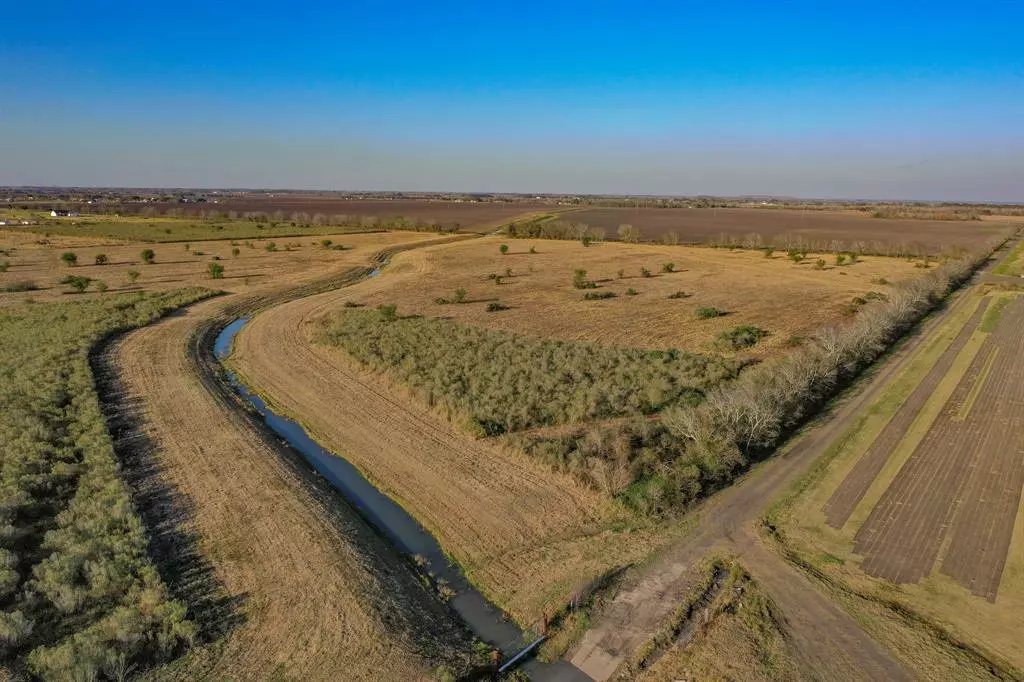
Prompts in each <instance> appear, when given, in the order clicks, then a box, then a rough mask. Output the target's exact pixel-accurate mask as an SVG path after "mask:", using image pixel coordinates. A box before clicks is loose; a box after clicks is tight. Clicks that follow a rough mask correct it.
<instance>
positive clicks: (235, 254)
mask: <svg viewBox="0 0 1024 682" xmlns="http://www.w3.org/2000/svg"><path fill="white" fill-rule="evenodd" d="M240 253H242V252H241V250H240V249H239V248H238V247H237V246H236V247H235V248H233V249H231V257H232V258H238V254H240Z"/></svg>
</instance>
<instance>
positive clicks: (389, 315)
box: [377, 303, 398, 322]
mask: <svg viewBox="0 0 1024 682" xmlns="http://www.w3.org/2000/svg"><path fill="white" fill-rule="evenodd" d="M377 314H378V315H379V316H380V319H381V320H383V321H385V322H394V321H395V320H397V319H398V306H396V305H395V304H393V303H392V304H390V305H383V304H382V305H379V306H377Z"/></svg>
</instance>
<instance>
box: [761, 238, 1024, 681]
mask: <svg viewBox="0 0 1024 682" xmlns="http://www.w3.org/2000/svg"><path fill="white" fill-rule="evenodd" d="M1014 253H1015V252H1014ZM1012 256H1013V254H1012V253H1011V254H1010V257H1012ZM1022 324H1024V298H1021V297H1020V296H1019V295H1017V294H1014V293H1007V292H1003V291H999V290H992V291H989V290H987V289H986V288H985V287H983V286H982V287H976V288H975V289H973V290H972V291H971V292H970V295H967V296H965V297H964V298H962V300H960V301H959V302H958V303H957V306H956V308H955V309H954V311H952V313H951V315H950V316H949V320H948V322H947V323H946V324H945V325H944V326H943V327H942V328H941V329H939V330H938V331H937V332H936V333H935V334H933V335H932V336H931V338H930V341H929V343H928V344H927V345H925V346H924V347H923V348H922V349H921V350H920V351H919V352H918V353H917V354H916V355H915V356H914V357H913V358H912V359H911V361H910V362H909V364H908V365H907V367H906V368H905V370H904V371H903V372H902V373H901V374H900V375H899V376H897V377H895V378H894V379H893V381H892V382H891V383H890V384H889V386H888V387H887V389H886V391H885V392H884V393H883V394H882V395H880V397H879V398H878V400H876V401H875V402H874V403H873V404H872V405H871V406H869V407H868V408H867V409H866V410H865V411H864V412H863V413H862V415H861V416H860V417H859V419H858V420H857V421H856V422H854V424H853V425H851V427H850V429H849V430H848V431H847V433H846V434H845V435H844V436H843V437H842V438H841V439H840V440H839V441H837V442H836V444H835V445H834V446H833V447H832V449H831V450H830V451H829V457H830V463H829V465H828V466H827V467H826V468H823V469H822V471H820V472H819V473H818V474H817V476H816V477H815V478H814V479H813V483H812V485H811V487H810V488H809V490H808V492H807V493H806V494H805V495H804V496H802V497H801V498H797V500H796V501H794V502H792V503H791V506H790V508H789V509H787V510H786V511H785V512H782V513H780V516H779V520H780V521H781V526H782V528H783V529H784V531H783V532H784V534H785V537H786V538H787V542H788V543H789V545H790V546H791V547H792V548H794V549H795V550H796V551H797V552H798V553H799V554H800V555H801V556H802V557H803V559H804V560H805V561H809V562H811V563H813V564H814V565H816V566H817V567H818V569H820V570H822V571H824V572H825V574H826V575H827V576H829V577H830V579H833V580H835V581H837V582H838V583H839V584H845V585H848V586H849V588H850V589H853V590H856V591H857V592H858V593H860V594H862V595H867V596H868V597H870V598H872V599H875V600H878V601H880V602H883V603H889V602H895V603H898V604H901V605H904V606H905V608H909V609H912V610H913V611H915V612H917V613H920V614H923V615H924V616H925V617H927V618H929V619H931V620H933V621H934V622H937V623H940V624H942V626H944V627H945V628H947V629H948V630H949V631H950V632H951V633H952V636H953V637H955V638H958V639H962V640H964V641H968V642H971V643H972V644H973V645H974V646H976V647H978V648H979V649H981V650H983V651H987V652H988V653H989V655H991V656H993V657H994V658H996V659H1001V660H1003V661H1005V662H1006V663H1005V665H1007V666H1008V667H1010V668H1015V669H1017V670H1020V669H1022V668H1024V649H1022V648H1021V646H1020V640H1019V638H1017V637H1014V636H1013V635H1011V634H1010V633H1012V632H1013V631H1014V630H1015V627H1016V626H1015V625H1014V624H1015V623H1017V624H1019V614H1020V610H1021V608H1022V606H1024V590H1022V582H1021V577H1022V576H1024V563H1022V560H1024V551H1022V550H1024V544H1022V543H1024V532H1022V528H1024V525H1022V524H1024V514H1022V513H1021V511H1020V508H1021V492H1022V488H1024V473H1022V471H1021V468H1022V462H1024V451H1022V450H1021V443H1020V438H1019V437H1018V434H1019V433H1020V432H1021V429H1022V427H1024V422H1022V420H1024V411H1022V408H1021V406H1022V404H1024V395H1022V394H1021V392H1020V391H1021V389H1020V386H1021V383H1022V378H1021V377H1020V376H1019V371H1018V370H1019V367H1018V366H1019V362H1017V358H1019V357H1020V353H1021V351H1022V350H1024V349H1022V348H1021V338H1022V334H1021V331H1022V329H1021V325H1022ZM880 627H883V626H880ZM885 629H886V630H889V629H891V628H890V627H888V626H885Z"/></svg>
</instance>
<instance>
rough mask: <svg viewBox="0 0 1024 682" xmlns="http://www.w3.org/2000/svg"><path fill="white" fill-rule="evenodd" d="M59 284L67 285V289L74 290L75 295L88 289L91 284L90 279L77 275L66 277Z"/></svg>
mask: <svg viewBox="0 0 1024 682" xmlns="http://www.w3.org/2000/svg"><path fill="white" fill-rule="evenodd" d="M60 283H61V284H67V285H68V286H69V287H71V288H72V289H74V290H75V292H76V293H79V294H80V293H82V292H84V291H85V290H86V289H88V288H89V285H90V284H91V283H92V278H91V277H81V276H78V275H68V276H67V277H65V278H64V279H62V280H61V281H60Z"/></svg>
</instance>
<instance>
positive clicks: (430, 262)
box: [346, 237, 921, 356]
mask: <svg viewBox="0 0 1024 682" xmlns="http://www.w3.org/2000/svg"><path fill="white" fill-rule="evenodd" d="M503 243H507V244H508V245H509V253H508V254H507V255H502V254H501V253H500V252H499V245H500V244H503ZM531 246H533V247H535V249H536V253H533V254H531V253H529V249H530V247H531ZM822 257H823V258H827V259H828V260H827V263H828V264H827V265H826V267H825V269H823V270H818V269H816V268H815V266H814V261H815V260H816V259H817V256H815V255H814V254H810V255H808V257H807V259H806V260H805V261H804V262H803V263H801V264H799V265H796V264H794V263H793V262H792V261H790V260H789V259H787V258H786V255H785V254H775V255H774V256H773V257H772V258H765V257H764V254H762V253H760V252H756V251H739V250H737V251H726V250H723V249H709V248H700V247H685V246H655V245H646V244H640V245H634V244H620V243H602V244H595V245H593V246H590V247H584V246H583V245H582V244H580V243H579V242H567V241H552V240H548V241H544V240H537V241H534V240H502V239H500V238H496V237H483V238H480V239H473V240H469V241H465V242H461V243H458V244H450V245H444V246H435V247H429V248H426V249H422V250H416V251H411V252H408V253H404V254H401V255H400V256H398V257H397V258H396V259H395V260H394V262H393V263H392V265H391V266H389V271H391V272H394V273H395V274H399V273H406V274H405V276H403V278H402V279H400V280H399V279H395V278H390V277H389V278H383V279H382V280H381V285H380V286H374V287H364V286H359V287H354V288H352V289H350V290H349V291H348V292H347V293H346V296H347V297H350V298H351V299H352V300H354V301H356V302H358V303H365V304H369V305H379V304H391V303H394V304H397V305H398V311H399V314H420V315H428V316H435V317H436V316H442V317H450V318H452V319H455V320H458V321H460V322H465V323H468V324H474V325H480V326H484V327H487V328H490V329H498V330H504V331H510V332H515V333H521V334H528V335H532V336H536V337H547V338H556V339H563V340H569V341H593V342H598V343H602V344H606V345H614V346H632V347H645V348H659V349H664V348H677V349H680V350H689V351H698V352H707V351H710V350H713V349H712V345H711V344H712V342H713V341H714V339H715V336H716V335H717V334H718V333H719V332H721V331H724V330H728V329H732V328H734V327H736V326H738V325H744V324H750V325H757V326H760V327H762V328H764V329H767V330H768V331H769V332H770V333H771V336H769V337H767V338H765V339H764V340H762V341H761V343H760V344H758V346H756V347H755V348H754V350H753V352H754V353H755V354H758V355H762V356H764V355H770V354H781V353H784V352H786V351H787V350H788V349H787V348H786V342H787V340H789V339H790V337H793V336H802V335H805V334H808V333H810V332H812V331H813V330H815V329H817V328H819V327H821V326H822V325H824V324H827V323H830V322H837V321H841V320H843V319H846V318H844V317H843V314H842V311H843V308H844V306H846V305H848V304H849V303H850V301H851V299H852V298H853V297H854V296H863V295H864V294H865V293H866V292H868V291H870V290H877V291H881V292H884V291H886V290H887V289H888V288H889V287H888V286H887V285H882V284H873V283H872V280H877V279H878V278H880V277H884V278H886V280H887V281H890V282H891V281H896V280H899V279H906V278H910V277H915V276H919V275H920V273H921V270H920V269H918V268H915V267H914V266H913V265H912V264H911V263H908V262H906V261H904V260H899V259H891V258H884V257H875V256H871V257H866V258H865V259H864V260H863V261H862V262H859V263H857V264H854V265H844V266H842V267H837V266H835V264H834V260H833V259H832V257H831V256H829V255H825V256H822ZM669 262H671V263H674V264H675V269H676V272H671V273H666V272H661V270H662V266H663V264H665V263H669ZM508 268H511V269H512V276H511V277H505V276H504V273H505V271H506V269H508ZM577 268H580V269H585V270H586V271H587V277H588V278H590V279H593V280H595V281H596V282H597V284H598V288H597V289H595V290H594V291H597V292H606V291H608V292H614V293H615V294H616V295H617V297H616V298H613V299H609V300H601V301H587V300H584V298H583V296H584V293H585V291H583V290H580V289H575V288H573V285H572V278H573V271H574V270H575V269H577ZM641 268H647V269H648V270H650V271H651V275H652V276H651V277H643V276H641V272H640V270H641ZM619 270H623V275H624V277H623V278H621V279H620V278H619V277H618V271H619ZM490 274H498V275H501V276H502V283H501V284H496V283H495V282H494V281H492V280H490V279H488V276H489V275H490ZM388 282H396V284H395V285H394V286H385V285H386V284H387V283H388ZM398 282H400V283H401V284H400V285H398V284H397V283H398ZM631 288H632V289H635V290H636V292H637V295H635V296H632V295H627V291H628V290H629V289H631ZM457 289H465V290H466V302H465V303H462V304H451V305H438V304H437V303H435V299H437V298H449V299H450V298H452V296H453V295H454V292H455V291H456V290H457ZM678 291H683V292H684V293H686V294H687V297H686V298H678V299H670V298H669V296H670V295H671V294H674V293H675V292H678ZM495 301H498V302H500V303H502V304H504V305H507V306H508V309H507V310H503V311H500V312H488V311H487V307H488V304H489V303H491V302H495ZM707 306H713V307H718V308H721V309H724V310H726V311H728V312H729V314H728V315H725V316H723V317H718V318H714V319H707V320H698V319H697V318H696V310H697V308H698V307H707Z"/></svg>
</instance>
